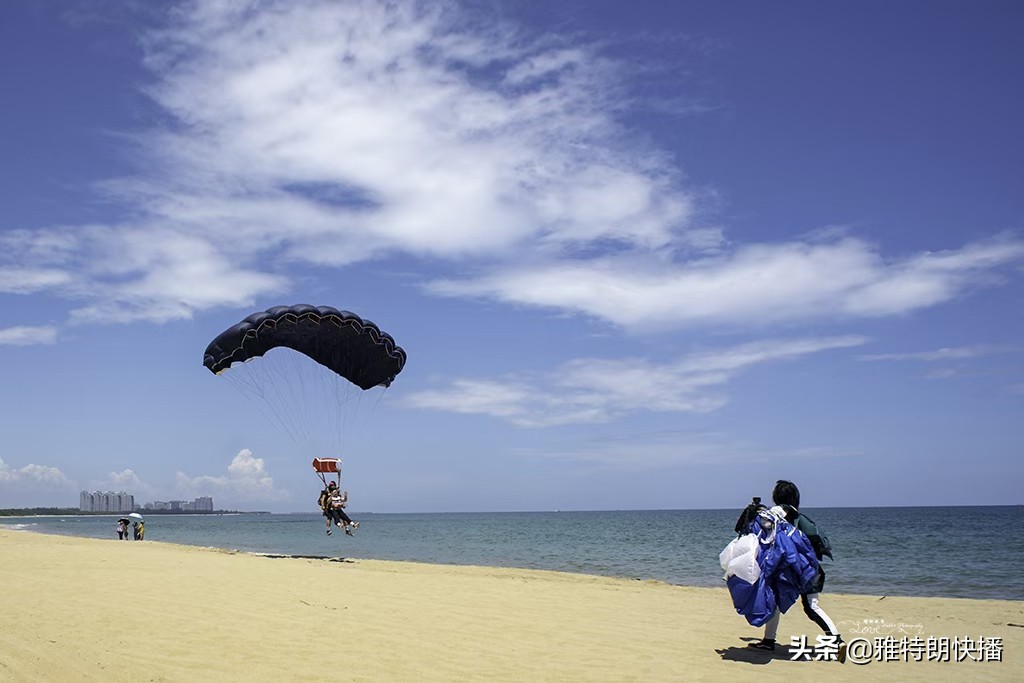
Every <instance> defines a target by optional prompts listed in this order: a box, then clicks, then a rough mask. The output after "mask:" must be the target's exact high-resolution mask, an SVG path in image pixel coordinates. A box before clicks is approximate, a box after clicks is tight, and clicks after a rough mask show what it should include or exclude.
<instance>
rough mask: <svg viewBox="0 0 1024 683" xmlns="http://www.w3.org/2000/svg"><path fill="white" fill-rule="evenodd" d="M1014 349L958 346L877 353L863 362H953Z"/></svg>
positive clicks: (862, 357) (863, 357)
mask: <svg viewBox="0 0 1024 683" xmlns="http://www.w3.org/2000/svg"><path fill="white" fill-rule="evenodd" d="M1013 350H1014V349H1011V348H1006V347H998V346H985V345H983V346H957V347H944V348H941V349H934V350H932V351H913V352H909V353H876V354H870V355H864V356H861V357H860V359H861V360H867V361H881V360H919V361H926V362H931V361H951V360H965V359H968V358H977V357H979V356H987V355H990V354H993V353H1009V352H1011V351H1013Z"/></svg>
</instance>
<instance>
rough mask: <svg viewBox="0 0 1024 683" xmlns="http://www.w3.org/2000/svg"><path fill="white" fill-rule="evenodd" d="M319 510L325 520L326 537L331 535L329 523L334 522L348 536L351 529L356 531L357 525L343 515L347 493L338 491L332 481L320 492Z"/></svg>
mask: <svg viewBox="0 0 1024 683" xmlns="http://www.w3.org/2000/svg"><path fill="white" fill-rule="evenodd" d="M319 503H320V508H321V509H322V510H323V513H324V517H326V518H327V535H328V536H330V535H331V522H334V523H335V524H337V525H338V526H339V527H342V528H344V529H345V533H346V534H348V535H349V536H351V535H352V529H358V528H359V523H358V522H353V521H352V520H351V519H350V518H349V516H348V515H347V514H345V506H346V505H348V491H345V492H342V491H339V490H338V485H337V484H335V483H334V482H333V481H332V482H330V483H329V484H328V485H327V488H325V489H324V490H323V491H321V492H320V500H319Z"/></svg>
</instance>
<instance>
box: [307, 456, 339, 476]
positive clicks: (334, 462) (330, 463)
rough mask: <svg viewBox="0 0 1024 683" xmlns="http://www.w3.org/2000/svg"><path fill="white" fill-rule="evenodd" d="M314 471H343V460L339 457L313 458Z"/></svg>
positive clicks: (321, 472) (322, 472)
mask: <svg viewBox="0 0 1024 683" xmlns="http://www.w3.org/2000/svg"><path fill="white" fill-rule="evenodd" d="M313 471H314V472H319V473H320V474H325V473H328V472H331V473H333V472H341V460H339V459H337V458H313Z"/></svg>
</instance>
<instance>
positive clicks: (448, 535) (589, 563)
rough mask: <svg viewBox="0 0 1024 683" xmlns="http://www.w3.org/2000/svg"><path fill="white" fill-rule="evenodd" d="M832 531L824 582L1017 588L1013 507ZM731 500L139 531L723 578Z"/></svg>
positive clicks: (274, 552)
mask: <svg viewBox="0 0 1024 683" xmlns="http://www.w3.org/2000/svg"><path fill="white" fill-rule="evenodd" d="M804 512H805V513H806V514H808V515H809V516H810V517H812V518H813V519H814V520H815V522H816V523H817V524H818V526H819V527H820V528H822V529H823V530H824V531H825V532H826V533H827V534H828V536H829V539H830V541H831V544H832V548H833V551H834V555H835V560H834V561H830V560H828V559H826V560H825V561H824V563H823V564H824V566H825V571H826V577H827V578H826V585H825V590H826V592H837V593H858V594H866V595H878V596H883V595H885V596H890V595H902V596H940V597H960V598H995V599H1009V600H1024V571H1022V570H1024V533H1022V532H1021V530H1022V528H1024V506H1019V505H1018V506H979V507H885V508H820V509H810V508H808V509H807V510H804ZM738 513H739V510H623V511H595V512H480V513H416V514H411V513H410V514H381V513H374V514H369V513H366V514H358V513H353V515H352V516H353V518H355V519H357V520H359V522H360V525H361V526H360V528H359V530H358V531H356V532H355V535H354V536H351V537H350V536H346V535H345V534H343V533H341V532H339V531H337V530H335V532H334V534H333V535H331V536H327V535H326V530H325V526H324V519H323V517H321V516H320V515H319V514H305V513H295V514H253V513H243V514H223V515H222V514H216V515H153V514H150V515H147V516H146V540H145V541H142V542H143V543H145V542H151V541H164V542H169V543H178V544H184V545H193V546H206V547H212V548H223V549H230V550H236V551H242V552H251V553H258V554H265V555H271V556H294V557H313V558H318V557H320V558H339V557H344V558H362V559H377V560H397V561H409V562H429V563H434V564H454V565H481V566H491V567H523V568H529V569H547V570H554V571H560V572H575V573H581V574H594V575H601V576H614V577H623V578H628V579H636V580H654V581H663V582H667V583H670V584H676V585H684V586H724V585H725V584H724V582H723V579H722V568H721V566H720V565H719V561H718V556H719V553H720V552H721V551H722V549H723V548H724V547H725V546H726V544H728V543H729V541H730V540H732V539H733V538H735V534H734V533H733V527H734V525H735V523H736V517H737V515H738ZM119 516H120V515H110V516H109V517H107V516H64V517H61V516H53V517H0V527H2V528H9V529H10V528H13V529H18V530H23V531H31V532H39V533H47V534H64V535H70V536H83V537H88V538H100V539H108V540H110V541H111V542H112V543H117V542H135V541H118V540H117V534H116V532H115V528H114V527H115V524H116V519H117V518H118V517H119Z"/></svg>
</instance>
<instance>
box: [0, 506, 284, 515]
mask: <svg viewBox="0 0 1024 683" xmlns="http://www.w3.org/2000/svg"><path fill="white" fill-rule="evenodd" d="M138 512H139V513H140V514H146V515H265V514H269V513H267V512H263V511H253V512H242V511H240V510H213V511H208V510H206V511H198V510H138ZM126 514H128V513H127V512H85V511H84V510H79V509H78V508H7V509H0V517H32V516H33V515H81V516H83V517H97V516H99V517H109V516H111V515H126Z"/></svg>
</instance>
